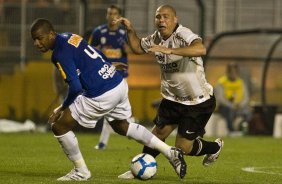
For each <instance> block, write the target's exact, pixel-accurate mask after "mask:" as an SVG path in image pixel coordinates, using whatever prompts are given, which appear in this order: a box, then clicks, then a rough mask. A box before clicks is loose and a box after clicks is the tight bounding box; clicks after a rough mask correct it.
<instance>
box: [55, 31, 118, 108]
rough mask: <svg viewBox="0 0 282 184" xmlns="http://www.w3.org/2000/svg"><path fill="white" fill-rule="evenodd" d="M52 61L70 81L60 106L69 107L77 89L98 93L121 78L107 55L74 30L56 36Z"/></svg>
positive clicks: (107, 88) (100, 93)
mask: <svg viewBox="0 0 282 184" xmlns="http://www.w3.org/2000/svg"><path fill="white" fill-rule="evenodd" d="M52 62H53V63H54V64H55V65H56V67H57V68H58V69H59V70H60V72H61V75H62V77H63V78H64V80H65V81H66V82H67V83H68V85H69V91H68V95H67V97H66V99H65V100H64V102H63V107H68V106H69V105H70V104H71V103H72V102H73V101H74V100H75V98H76V97H77V96H78V95H79V94H80V93H83V94H84V95H85V96H87V97H97V96H100V95H102V94H103V93H105V92H107V91H109V90H111V89H113V88H114V87H116V86H117V85H118V84H119V83H120V82H121V81H122V76H121V75H120V74H118V73H117V72H116V70H115V67H114V66H113V65H112V64H111V63H109V62H108V61H107V58H106V57H105V56H104V55H103V54H102V53H101V52H100V51H99V50H97V49H95V48H93V47H91V46H90V45H88V44H87V42H86V41H85V40H83V39H82V37H80V36H79V35H76V34H71V33H62V34H58V35H57V36H56V40H55V45H54V48H53V54H52Z"/></svg>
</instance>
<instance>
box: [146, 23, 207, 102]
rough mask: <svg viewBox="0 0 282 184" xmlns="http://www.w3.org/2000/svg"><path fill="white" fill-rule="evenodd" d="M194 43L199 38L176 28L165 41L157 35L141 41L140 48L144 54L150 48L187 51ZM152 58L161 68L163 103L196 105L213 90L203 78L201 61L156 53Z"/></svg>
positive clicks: (182, 28) (195, 58) (200, 59)
mask: <svg viewBox="0 0 282 184" xmlns="http://www.w3.org/2000/svg"><path fill="white" fill-rule="evenodd" d="M195 39H201V38H200V37H199V36H198V35H196V34H194V33H193V32H192V31H191V30H190V29H188V28H186V27H183V26H182V25H178V27H177V28H176V30H175V31H174V32H173V33H172V35H171V36H170V37H169V38H168V39H166V40H163V39H162V37H161V35H160V33H159V32H158V31H156V32H155V33H154V34H152V35H150V36H148V37H146V38H142V39H141V47H142V48H143V49H144V51H145V52H148V49H149V48H150V47H151V46H152V45H154V44H155V45H161V46H165V47H168V48H179V47H187V46H189V45H190V44H191V43H192V42H193V41H194V40H195ZM155 57H156V59H157V62H158V63H159V64H160V67H161V94H162V96H163V97H164V98H165V99H168V100H171V101H175V102H179V103H182V104H185V105H196V104H199V103H202V102H204V101H206V100H207V99H209V98H210V95H213V88H212V86H211V85H210V84H209V83H208V82H207V80H206V77H205V73H204V67H203V60H202V58H201V57H183V56H179V55H174V54H163V53H160V52H155Z"/></svg>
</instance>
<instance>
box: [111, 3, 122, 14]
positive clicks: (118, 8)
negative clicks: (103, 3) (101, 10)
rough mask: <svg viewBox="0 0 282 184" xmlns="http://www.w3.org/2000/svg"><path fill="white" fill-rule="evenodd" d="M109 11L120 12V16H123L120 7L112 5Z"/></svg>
mask: <svg viewBox="0 0 282 184" xmlns="http://www.w3.org/2000/svg"><path fill="white" fill-rule="evenodd" d="M108 9H116V10H117V11H118V14H120V15H121V14H122V11H121V8H120V7H118V6H117V5H114V4H112V5H110V6H109V8H108Z"/></svg>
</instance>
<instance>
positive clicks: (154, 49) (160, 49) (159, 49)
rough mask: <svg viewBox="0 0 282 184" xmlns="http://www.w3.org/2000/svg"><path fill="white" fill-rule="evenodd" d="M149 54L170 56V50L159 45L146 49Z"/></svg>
mask: <svg viewBox="0 0 282 184" xmlns="http://www.w3.org/2000/svg"><path fill="white" fill-rule="evenodd" d="M148 50H149V51H150V52H161V53H164V54H171V52H172V50H171V48H167V47H164V46H161V45H152V47H151V48H149V49H148Z"/></svg>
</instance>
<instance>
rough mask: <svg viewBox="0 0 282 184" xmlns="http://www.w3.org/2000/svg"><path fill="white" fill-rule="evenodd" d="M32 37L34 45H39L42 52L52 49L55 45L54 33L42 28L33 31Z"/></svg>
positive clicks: (38, 47)
mask: <svg viewBox="0 0 282 184" xmlns="http://www.w3.org/2000/svg"><path fill="white" fill-rule="evenodd" d="M31 37H32V39H33V44H34V46H35V47H37V49H38V50H39V51H40V52H47V51H48V50H50V49H52V47H53V45H54V40H55V37H54V33H52V32H49V33H48V32H46V31H44V30H43V29H41V28H39V29H38V30H36V31H34V32H32V33H31Z"/></svg>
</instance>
